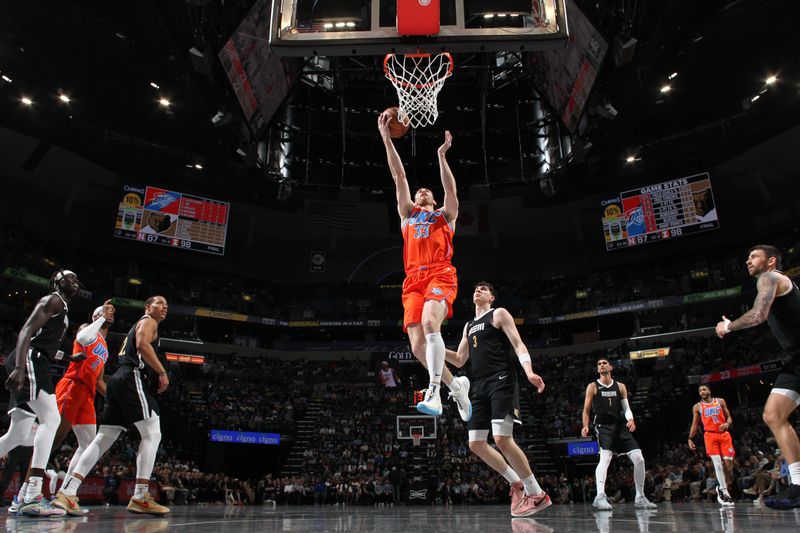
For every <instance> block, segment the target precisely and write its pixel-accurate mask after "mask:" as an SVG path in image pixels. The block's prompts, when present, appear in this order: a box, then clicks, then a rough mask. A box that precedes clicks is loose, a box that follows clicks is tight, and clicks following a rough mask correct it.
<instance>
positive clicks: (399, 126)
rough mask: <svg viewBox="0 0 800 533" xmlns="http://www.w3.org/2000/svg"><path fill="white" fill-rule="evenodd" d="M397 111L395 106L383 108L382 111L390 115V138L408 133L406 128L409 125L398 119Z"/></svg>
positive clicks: (397, 137)
mask: <svg viewBox="0 0 800 533" xmlns="http://www.w3.org/2000/svg"><path fill="white" fill-rule="evenodd" d="M397 112H398V109H397V108H396V107H389V108H387V109H386V110H384V113H388V115H389V116H390V117H391V118H390V119H389V136H390V137H391V138H392V139H399V138H400V137H402V136H403V135H405V134H406V133H408V128H409V127H410V124H409V125H408V126H406V125H404V124H403V123H402V122H400V121H399V120H398V118H397Z"/></svg>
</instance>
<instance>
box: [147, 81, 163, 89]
mask: <svg viewBox="0 0 800 533" xmlns="http://www.w3.org/2000/svg"><path fill="white" fill-rule="evenodd" d="M150 87H152V88H153V89H160V88H161V87H159V86H158V84H157V83H156V82H154V81H151V82H150Z"/></svg>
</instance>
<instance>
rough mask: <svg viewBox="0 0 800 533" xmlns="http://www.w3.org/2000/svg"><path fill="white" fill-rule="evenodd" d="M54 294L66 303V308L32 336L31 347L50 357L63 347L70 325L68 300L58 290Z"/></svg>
mask: <svg viewBox="0 0 800 533" xmlns="http://www.w3.org/2000/svg"><path fill="white" fill-rule="evenodd" d="M53 294H55V295H56V296H58V297H59V298H60V299H61V301H62V302H63V303H64V310H63V311H61V312H60V313H58V314H56V315H53V316H51V317H50V319H49V320H48V321H47V322H45V324H44V326H42V327H41V328H40V329H39V331H37V332H36V333H35V334H34V335H33V337H32V338H31V348H35V349H36V350H39V351H40V352H42V353H44V354H46V355H47V357H49V358H52V357H53V356H54V355H55V354H56V352H57V351H58V350H59V349H60V348H61V345H62V343H63V342H64V334H65V333H66V332H67V327H69V317H68V316H67V312H68V311H69V308H68V307H67V302H66V301H65V300H64V298H62V297H61V295H60V294H58V293H57V292H54V293H53Z"/></svg>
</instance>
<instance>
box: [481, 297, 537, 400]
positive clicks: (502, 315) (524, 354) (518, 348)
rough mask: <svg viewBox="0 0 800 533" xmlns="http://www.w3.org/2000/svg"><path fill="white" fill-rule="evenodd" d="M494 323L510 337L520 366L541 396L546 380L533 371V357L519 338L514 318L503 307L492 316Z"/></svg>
mask: <svg viewBox="0 0 800 533" xmlns="http://www.w3.org/2000/svg"><path fill="white" fill-rule="evenodd" d="M492 323H493V325H494V327H496V328H498V329H500V330H502V331H503V333H505V334H506V337H508V341H509V342H510V343H511V346H512V347H513V348H514V353H516V354H517V357H518V358H519V364H520V365H522V368H523V370H525V376H526V377H527V378H528V381H530V382H531V384H533V386H534V387H536V390H537V391H538V392H539V393H540V394H541V393H542V392H544V380H543V379H542V378H541V376H539V375H538V374H536V373H534V371H533V363H531V356H530V354H528V347H527V346H525V343H524V342H522V338H521V337H520V336H519V331H518V330H517V325H516V324H515V323H514V317H513V316H511V313H509V312H508V311H506V310H505V309H504V308H502V307H498V308H497V309H496V310H495V312H494V315H493V316H492Z"/></svg>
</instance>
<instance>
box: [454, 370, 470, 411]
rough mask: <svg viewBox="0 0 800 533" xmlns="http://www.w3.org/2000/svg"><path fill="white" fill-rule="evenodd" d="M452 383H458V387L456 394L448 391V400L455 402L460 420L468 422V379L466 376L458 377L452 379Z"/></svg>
mask: <svg viewBox="0 0 800 533" xmlns="http://www.w3.org/2000/svg"><path fill="white" fill-rule="evenodd" d="M453 381H458V384H459V385H460V387H459V389H458V392H453V391H452V390H451V391H450V398H452V399H453V401H454V402H456V405H457V406H458V414H459V416H461V420H463V421H464V422H469V419H470V418H472V402H471V401H469V378H468V377H467V376H459V377H457V378H453Z"/></svg>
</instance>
